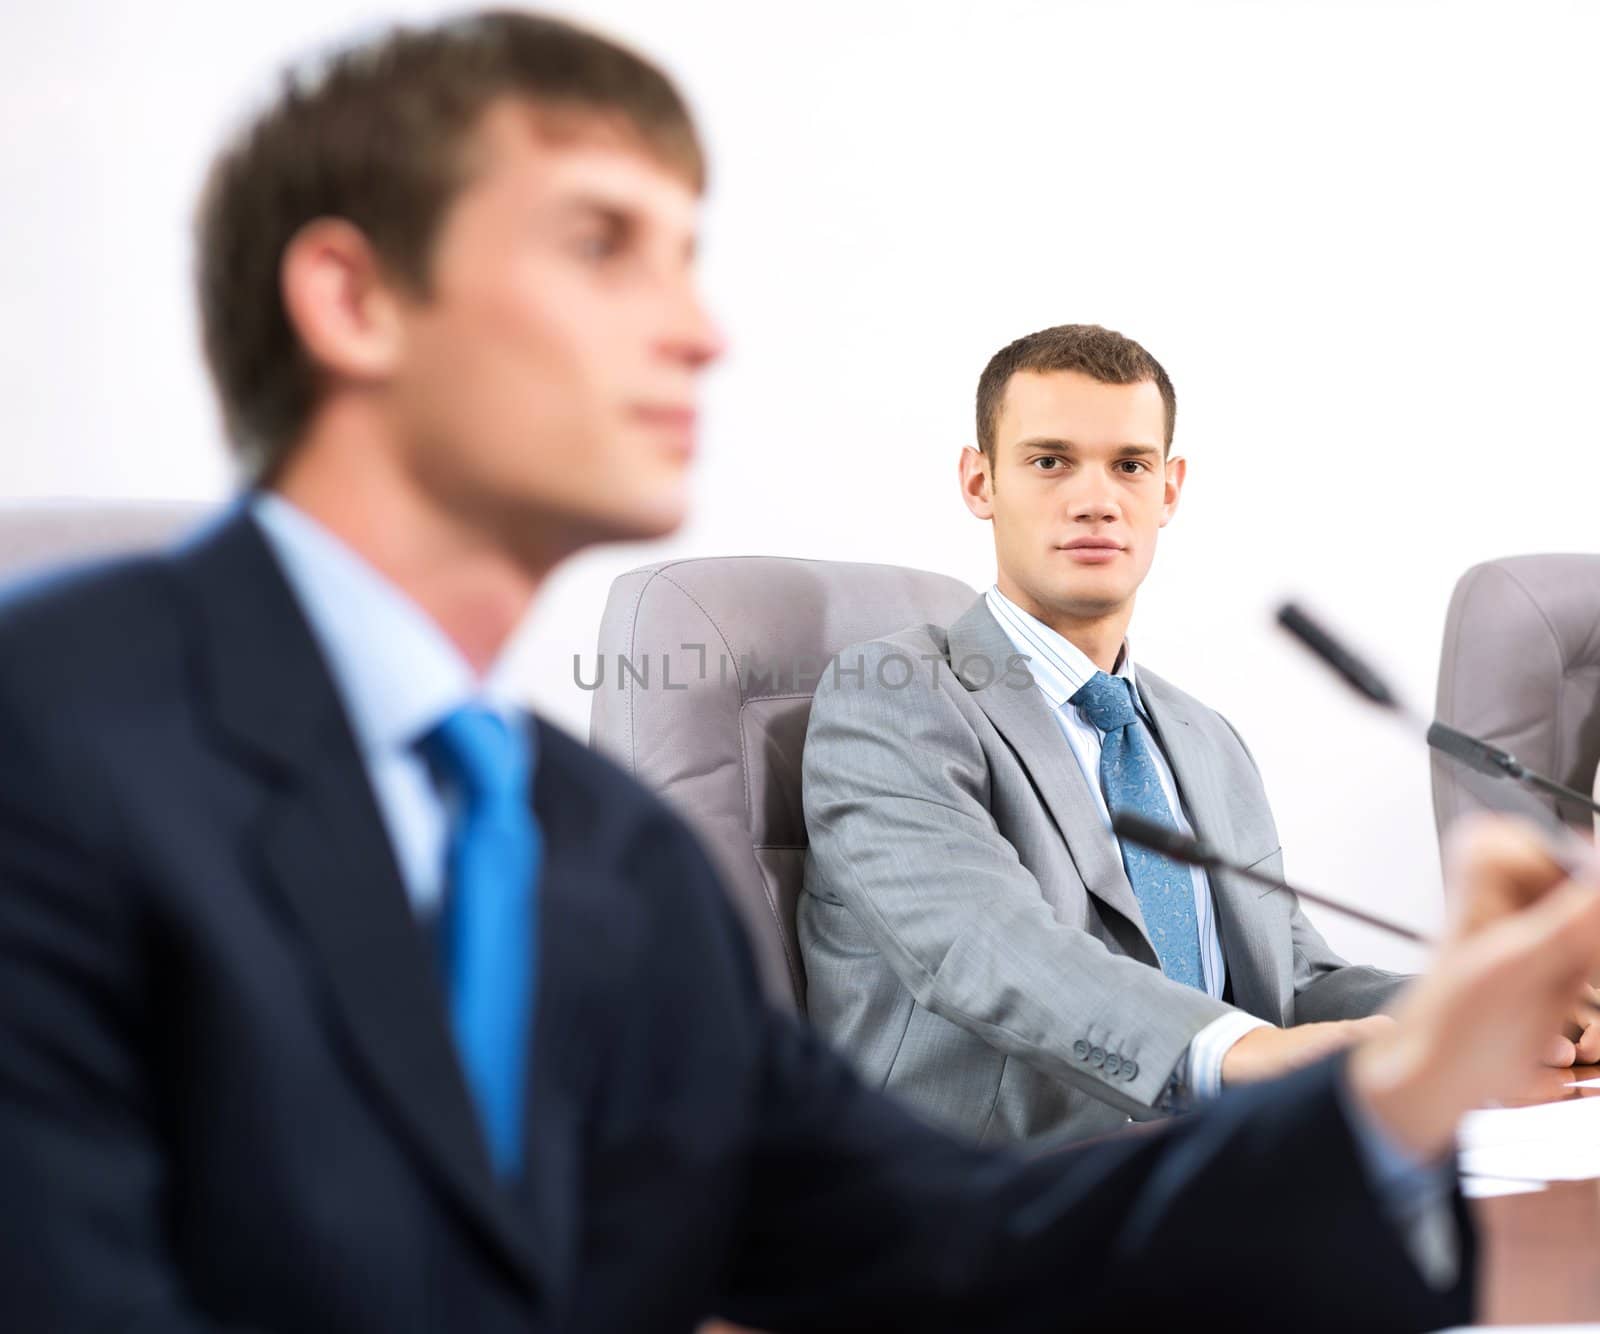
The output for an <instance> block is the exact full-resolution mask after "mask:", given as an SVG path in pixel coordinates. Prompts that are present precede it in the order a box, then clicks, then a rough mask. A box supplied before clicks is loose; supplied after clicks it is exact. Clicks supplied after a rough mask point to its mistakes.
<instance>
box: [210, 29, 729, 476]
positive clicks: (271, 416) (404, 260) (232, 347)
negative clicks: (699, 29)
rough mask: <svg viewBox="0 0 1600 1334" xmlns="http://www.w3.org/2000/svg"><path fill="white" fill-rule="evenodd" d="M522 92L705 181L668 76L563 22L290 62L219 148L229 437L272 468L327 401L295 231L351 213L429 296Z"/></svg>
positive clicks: (219, 344) (424, 34) (217, 319)
mask: <svg viewBox="0 0 1600 1334" xmlns="http://www.w3.org/2000/svg"><path fill="white" fill-rule="evenodd" d="M506 97H512V98H521V99H525V100H527V101H528V102H529V103H530V104H531V105H532V106H534V107H536V108H537V109H538V110H540V111H542V112H549V113H551V115H552V117H555V118H561V117H564V116H568V115H577V116H580V117H590V116H595V117H600V118H604V119H609V120H613V121H615V122H616V123H617V124H618V126H619V127H620V128H622V129H623V130H625V131H627V132H630V133H631V134H633V135H635V136H636V137H637V138H638V139H639V140H640V142H641V143H642V145H643V146H644V147H645V149H646V151H648V152H650V153H651V154H652V155H654V156H655V157H657V158H658V159H659V160H661V161H662V162H664V163H665V164H666V165H667V166H668V167H670V168H671V169H673V170H674V171H676V172H678V173H679V174H681V175H682V176H684V177H685V178H686V179H687V180H688V181H689V182H690V183H691V184H692V185H693V186H694V188H695V189H696V190H697V191H699V190H703V189H704V186H705V161H704V157H703V155H702V153H701V148H700V143H699V139H698V137H697V135H696V133H695V129H694V125H693V122H692V120H691V118H690V116H689V112H688V109H687V108H686V107H685V105H684V102H683V99H682V98H681V97H680V96H679V94H678V92H677V90H676V89H675V88H674V87H673V85H672V83H671V81H670V80H669V79H668V78H667V76H666V75H665V74H663V73H662V72H661V71H660V70H658V69H657V68H656V67H655V66H654V65H651V64H650V63H649V62H647V61H646V60H644V59H643V58H642V57H640V56H637V55H635V54H634V53H633V52H631V51H628V50H626V49H625V48H623V47H621V46H618V45H617V44H615V43H614V42H611V41H609V40H607V39H606V38H604V37H600V36H598V35H596V34H594V33H591V32H586V31H584V30H583V29H581V28H577V27H574V26H573V25H571V24H568V23H563V22H561V21H559V20H556V19H550V18H543V17H540V16H537V15H533V14H520V13H513V12H510V11H492V12H482V13H476V14H469V15H465V16H463V17H460V18H456V19H452V20H449V21H447V22H444V23H440V24H437V25H433V26H429V27H395V28H391V29H388V30H386V31H385V32H384V33H382V34H381V35H379V36H378V37H376V38H373V39H372V40H369V41H365V42H362V43H360V44H359V45H356V46H352V47H348V48H345V49H343V50H340V51H338V52H336V53H334V54H333V55H331V56H329V57H327V58H325V59H323V60H321V61H319V62H317V64H316V66H315V68H314V69H311V70H309V71H308V70H298V69H291V70H290V71H288V72H287V73H286V74H285V75H284V77H283V82H282V86H281V88H280V91H279V93H278V95H277V97H276V98H275V99H274V100H273V102H272V104H271V105H270V106H269V107H267V108H266V110H265V111H264V112H262V113H261V114H260V115H259V116H258V117H257V118H256V119H255V120H254V121H253V122H252V123H250V124H249V125H247V126H246V127H245V128H244V129H243V130H242V131H241V132H240V133H239V134H238V135H237V136H236V137H235V139H234V140H233V141H232V142H231V143H230V144H229V145H228V146H227V147H226V148H225V149H224V150H223V152H222V153H221V154H220V156H219V157H218V159H217V161H216V163H215V165H214V166H213V167H212V169H211V174H210V176H209V178H208V180H207V183H206V187H205V190H204V193H203V195H202V197H201V201H200V208H199V213H198V216H197V219H196V241H197V246H196V248H197V256H196V281H197V286H198V289H199V303H200V324H201V335H202V340H203V344H204V348H205V355H206V361H207V363H208V365H209V366H210V369H211V377H212V380H213V381H214V383H215V385H216V389H217V394H218V397H219V398H220V400H221V405H222V415H223V421H224V424H225V426H226V428H227V432H228V436H229V438H230V439H231V440H232V441H233V443H234V446H235V448H236V450H237V452H238V453H239V455H240V458H241V459H242V461H243V462H244V463H245V465H246V467H247V469H248V470H249V471H250V472H251V473H253V474H254V475H255V476H256V477H257V478H258V479H265V478H269V477H270V475H271V474H272V473H273V472H274V471H275V470H276V469H277V468H278V466H279V465H281V463H282V462H283V459H284V457H285V456H286V455H287V453H288V451H289V449H290V447H291V446H292V445H293V443H294V441H295V439H296V438H297V437H298V436H299V434H300V433H301V431H302V430H303V429H304V427H305V425H306V422H307V420H308V418H309V416H310V413H311V410H312V408H313V407H314V405H315V400H316V382H315V377H314V373H313V368H312V367H311V365H310V363H309V361H308V359H307V357H306V355H305V353H304V350H303V348H302V347H301V345H300V341H299V339H298V338H297V337H296V335H295V333H294V330H293V328H292V327H291V325H290V323H289V317H288V313H287V311H286V310H285V309H284V304H283V300H282V296H281V294H280V290H279V277H278V274H279V268H280V265H281V263H282V259H283V254H284V251H285V250H286V249H287V247H288V245H289V243H290V241H291V240H292V239H293V238H294V236H295V234H296V232H298V231H299V230H300V229H301V228H302V227H303V226H305V225H306V224H307V223H308V222H311V221H313V220H314V219H317V218H324V217H336V218H342V219H344V220H346V221H348V222H350V223H353V224H354V225H355V226H357V227H359V228H360V229H361V231H362V232H363V234H364V235H365V236H366V237H367V239H368V240H369V241H370V242H371V243H372V245H373V248H374V250H375V251H376V252H377V255H378V257H379V259H380V260H381V261H382V263H383V264H384V266H385V269H386V270H387V271H388V272H390V273H391V274H392V275H393V276H394V277H396V278H397V279H399V280H400V281H403V282H406V283H408V284H410V285H411V286H412V287H413V288H414V289H415V290H416V291H418V292H420V293H425V292H426V291H427V287H428V273H429V259H430V255H431V252H432V246H433V240H434V237H435V235H436V233H437V230H438V227H439V224H440V222H441V220H442V219H443V217H444V215H445V213H446V211H447V209H448V207H449V205H450V203H451V201H452V200H453V199H454V198H455V196H456V194H457V193H458V191H459V190H460V189H461V187H462V186H463V185H464V184H465V183H466V180H467V178H468V175H469V170H468V162H467V158H468V152H467V150H468V148H469V146H470V145H469V143H468V140H469V138H470V136H471V134H472V132H473V130H474V129H475V128H476V127H477V125H478V123H479V121H480V119H481V118H482V116H483V114H484V113H485V112H486V111H487V110H488V108H489V106H490V104H491V103H494V102H496V101H499V100H500V99H502V98H506Z"/></svg>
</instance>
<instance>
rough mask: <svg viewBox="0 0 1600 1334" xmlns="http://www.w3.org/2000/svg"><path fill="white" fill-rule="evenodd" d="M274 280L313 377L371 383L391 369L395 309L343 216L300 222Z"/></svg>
mask: <svg viewBox="0 0 1600 1334" xmlns="http://www.w3.org/2000/svg"><path fill="white" fill-rule="evenodd" d="M278 282H279V286H280V290H281V292H282V294H283V305H284V309H285V310H286V311H287V312H288V315H289V323H290V326H291V327H292V328H293V329H294V332H295V335H296V336H297V337H298V338H299V340H300V343H301V346H302V347H304V348H305V350H306V355H307V356H308V357H309V358H310V360H311V363H312V365H313V366H314V367H316V368H317V370H318V371H319V372H321V373H323V374H326V375H329V376H332V377H334V378H337V379H345V380H356V381H365V382H369V383H370V382H372V381H375V380H381V379H384V378H385V377H386V376H387V375H388V374H389V373H390V372H391V371H392V370H393V368H394V366H395V363H396V362H397V360H398V358H399V353H400V348H401V333H402V325H401V320H400V304H399V301H398V299H397V297H396V295H395V292H394V290H393V287H392V286H391V285H390V284H389V283H388V282H387V281H386V280H385V277H384V274H383V271H382V267H381V265H380V264H379V262H378V257H377V254H376V252H375V251H374V250H373V248H372V243H371V242H370V241H368V240H367V238H366V236H365V235H364V234H363V233H362V231H361V229H360V228H359V227H356V226H355V225H354V224H352V223H349V222H346V221H344V220H343V219H342V218H318V219H316V220H315V221H313V222H308V223H306V225H305V226H304V227H302V228H301V229H300V230H299V231H298V232H296V233H295V234H294V237H293V238H292V239H291V240H290V242H289V244H288V246H286V247H285V249H284V252H283V260H282V262H281V263H280V265H279V267H278Z"/></svg>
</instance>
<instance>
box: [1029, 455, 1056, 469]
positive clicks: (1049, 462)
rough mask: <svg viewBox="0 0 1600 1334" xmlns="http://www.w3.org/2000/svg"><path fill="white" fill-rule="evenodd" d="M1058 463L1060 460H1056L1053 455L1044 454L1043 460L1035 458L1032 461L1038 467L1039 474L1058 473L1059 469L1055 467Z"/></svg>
mask: <svg viewBox="0 0 1600 1334" xmlns="http://www.w3.org/2000/svg"><path fill="white" fill-rule="evenodd" d="M1060 462H1061V460H1060V459H1058V458H1056V456H1055V455H1054V454H1046V455H1045V456H1044V457H1043V458H1037V459H1035V460H1034V463H1035V464H1036V465H1038V467H1039V471H1040V472H1059V471H1060V469H1059V468H1057V467H1056V464H1058V463H1060Z"/></svg>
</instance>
